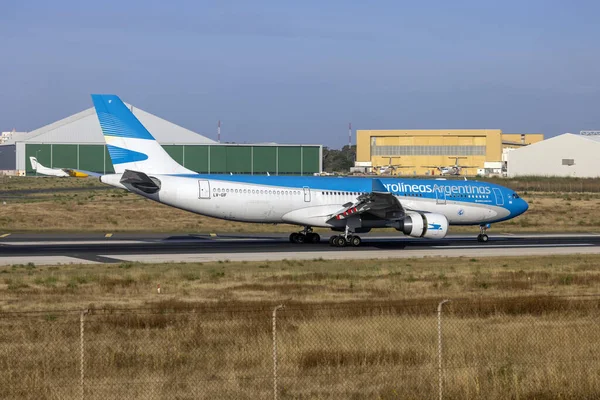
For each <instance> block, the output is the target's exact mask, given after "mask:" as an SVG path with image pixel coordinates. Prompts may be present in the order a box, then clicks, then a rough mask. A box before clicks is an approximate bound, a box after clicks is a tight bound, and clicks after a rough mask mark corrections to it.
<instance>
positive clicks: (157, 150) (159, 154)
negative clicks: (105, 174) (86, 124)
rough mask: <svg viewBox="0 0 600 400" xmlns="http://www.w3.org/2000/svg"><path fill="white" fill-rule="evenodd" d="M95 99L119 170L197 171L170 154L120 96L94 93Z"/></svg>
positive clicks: (112, 155) (151, 172)
mask: <svg viewBox="0 0 600 400" xmlns="http://www.w3.org/2000/svg"><path fill="white" fill-rule="evenodd" d="M92 101H93V102H94V107H95V108H96V115H97V116H98V121H99V122H100V127H101V128H102V133H103V134H104V140H105V142H106V146H107V148H108V153H109V154H110V158H111V160H112V163H113V166H114V169H115V172H116V173H123V172H124V171H125V170H126V169H128V170H132V171H140V172H145V173H150V174H189V173H194V172H193V171H190V170H189V169H187V168H184V167H183V166H181V165H180V164H178V163H177V162H176V161H175V160H173V159H172V158H171V156H169V154H168V153H167V152H166V151H165V150H164V149H163V148H162V147H161V145H160V144H159V143H158V142H157V141H156V140H155V139H154V137H153V136H152V134H151V133H150V132H148V130H147V129H146V128H145V127H144V125H142V123H141V122H140V121H139V120H138V119H137V118H136V117H135V115H133V113H132V112H131V111H130V110H129V109H128V108H127V106H126V105H125V104H123V102H122V101H121V99H120V98H119V97H118V96H116V95H113V94H93V95H92Z"/></svg>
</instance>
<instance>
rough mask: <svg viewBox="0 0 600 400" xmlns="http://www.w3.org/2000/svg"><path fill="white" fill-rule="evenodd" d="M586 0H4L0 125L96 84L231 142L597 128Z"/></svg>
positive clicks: (47, 110) (71, 105) (72, 107)
mask: <svg viewBox="0 0 600 400" xmlns="http://www.w3.org/2000/svg"><path fill="white" fill-rule="evenodd" d="M598 15H600V2H597V1H578V0H573V1H570V2H567V1H555V0H543V1H542V0H528V1H522V0H521V1H513V0H505V1H501V2H500V1H481V0H479V1H461V0H453V1H447V0H446V1H435V0H432V1H423V2H416V1H400V0H396V1H384V0H381V1H372V2H366V1H356V0H355V1H349V0H346V1H343V0H329V1H322V0H321V1H312V0H303V1H282V0H277V1H261V0H256V1H227V0H219V1H178V0H170V1H164V0H161V1H155V0H144V1H140V0H128V1H112V0H105V1H101V2H86V1H80V0H62V1H61V0H57V1H28V0H20V1H18V2H16V1H6V0H5V1H0V55H1V61H0V130H2V131H5V130H11V129H13V128H15V129H16V130H17V131H29V130H33V129H36V128H38V127H41V126H43V125H46V124H48V123H51V122H54V121H56V120H58V119H61V118H64V117H67V116H69V115H72V114H74V113H76V112H78V111H81V110H84V109H86V108H89V107H91V106H92V102H91V98H90V96H89V95H90V94H91V93H114V94H118V95H119V96H120V97H121V98H122V99H123V100H124V101H126V102H129V103H131V104H133V105H134V106H136V107H139V108H141V109H143V110H145V111H148V112H151V113H153V114H156V115H158V116H160V117H162V118H165V119H167V120H170V121H172V122H174V123H176V124H178V125H181V126H183V127H185V128H188V129H191V130H193V131H195V132H198V133H201V134H203V135H205V136H208V137H210V138H212V139H216V130H217V121H218V120H221V121H222V129H221V132H222V140H223V141H229V142H237V143H257V142H279V143H308V144H323V145H325V146H328V147H332V148H341V146H343V145H345V144H347V142H348V123H349V122H352V127H353V129H354V130H356V129H484V128H488V129H502V130H503V131H504V132H506V133H544V134H545V135H546V137H552V136H555V135H557V134H561V133H564V132H579V131H580V130H600V51H599V43H598V38H600V24H598V23H597V20H598Z"/></svg>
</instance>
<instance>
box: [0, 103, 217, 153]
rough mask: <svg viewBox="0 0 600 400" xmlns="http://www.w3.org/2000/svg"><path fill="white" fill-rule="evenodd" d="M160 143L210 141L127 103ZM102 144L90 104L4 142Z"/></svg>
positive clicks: (96, 119)
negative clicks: (79, 110) (68, 115)
mask: <svg viewBox="0 0 600 400" xmlns="http://www.w3.org/2000/svg"><path fill="white" fill-rule="evenodd" d="M126 105H127V107H129V108H130V109H131V110H132V112H133V114H134V115H135V116H136V117H137V118H138V119H139V120H140V122H141V123H142V124H143V125H144V126H145V127H146V129H148V131H150V133H151V134H152V136H154V138H155V139H156V140H157V141H158V142H159V143H160V144H211V143H216V142H215V141H214V140H211V139H209V138H207V137H205V136H202V135H200V134H198V133H196V132H193V131H190V130H189V129H185V128H183V127H181V126H179V125H176V124H174V123H172V122H169V121H167V120H165V119H162V118H160V117H157V116H156V115H153V114H150V113H149V112H146V111H144V110H141V109H139V108H137V107H135V106H131V105H130V104H127V103H126ZM15 142H27V143H74V144H78V143H79V144H104V136H103V135H102V130H101V129H100V123H99V122H98V118H97V117H96V110H95V109H94V107H92V108H88V109H87V110H84V111H81V112H79V113H77V114H74V115H71V116H70V117H67V118H64V119H61V120H60V121H56V122H53V123H51V124H49V125H46V126H43V127H41V128H38V129H36V130H34V131H31V132H28V133H26V134H22V135H19V136H18V137H15V138H13V139H12V140H9V141H8V143H11V144H12V143H15Z"/></svg>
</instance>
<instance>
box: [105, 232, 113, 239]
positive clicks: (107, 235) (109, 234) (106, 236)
mask: <svg viewBox="0 0 600 400" xmlns="http://www.w3.org/2000/svg"><path fill="white" fill-rule="evenodd" d="M112 235H113V234H112V233H107V234H106V235H104V237H105V238H110V237H112Z"/></svg>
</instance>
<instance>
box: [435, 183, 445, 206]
mask: <svg viewBox="0 0 600 400" xmlns="http://www.w3.org/2000/svg"><path fill="white" fill-rule="evenodd" d="M435 203H436V204H446V191H445V190H444V188H443V187H439V188H437V189H436V191H435Z"/></svg>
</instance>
